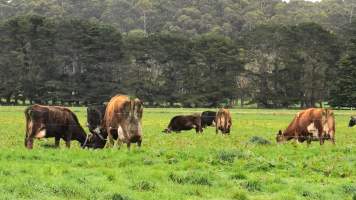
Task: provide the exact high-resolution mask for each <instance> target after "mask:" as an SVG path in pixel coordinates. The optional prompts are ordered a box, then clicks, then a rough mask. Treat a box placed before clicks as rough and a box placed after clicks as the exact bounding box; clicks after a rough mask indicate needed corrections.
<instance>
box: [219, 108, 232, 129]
mask: <svg viewBox="0 0 356 200" xmlns="http://www.w3.org/2000/svg"><path fill="white" fill-rule="evenodd" d="M215 122H216V129H215V131H216V134H218V132H219V130H220V131H221V133H222V134H230V128H231V126H232V120H231V114H230V111H229V110H228V109H224V108H220V109H219V111H218V113H217V114H216V118H215Z"/></svg>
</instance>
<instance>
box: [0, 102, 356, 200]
mask: <svg viewBox="0 0 356 200" xmlns="http://www.w3.org/2000/svg"><path fill="white" fill-rule="evenodd" d="M23 110H24V107H0V136H1V139H0V199H113V200H143V199H145V200H149V199H164V200H168V199H169V200H203V199H204V200H206V199H215V200H228V199H237V200H246V199H251V200H258V199H260V200H269V199H270V200H272V199H273V200H276V199H277V200H294V199H296V200H297V199H345V200H355V199H356V127H354V128H348V127H347V125H348V120H349V117H350V115H352V114H356V112H353V111H335V114H336V145H335V146H333V145H332V144H331V143H330V141H326V143H325V145H323V146H320V145H319V143H318V142H313V143H312V145H310V146H309V147H307V145H306V143H303V144H295V143H293V142H289V143H287V144H282V145H277V144H276V142H275V135H276V133H277V131H278V130H279V129H284V128H286V126H287V125H288V123H289V122H290V121H291V120H292V118H293V116H294V114H295V113H296V112H297V111H296V110H255V109H244V110H241V109H232V110H231V114H232V120H233V122H232V123H233V126H232V131H231V135H230V136H223V135H221V134H219V135H216V134H215V128H214V127H209V128H207V129H204V133H203V134H196V133H195V131H194V130H191V131H186V132H181V133H178V134H175V133H172V134H164V133H162V132H161V131H162V130H163V129H164V128H165V127H166V126H167V124H168V122H169V120H170V119H171V117H173V116H174V115H176V114H190V113H193V112H198V111H199V112H201V111H204V110H206V109H166V108H164V109H163V108H162V109H150V108H145V109H144V114H143V143H142V148H141V149H138V148H137V147H136V146H135V145H133V146H132V148H131V151H128V150H127V149H126V147H122V148H121V149H120V150H117V149H103V150H87V149H86V150H83V149H80V148H79V145H78V143H77V142H76V141H72V148H71V149H66V148H65V147H64V142H63V141H61V148H60V149H54V148H53V145H54V139H53V138H50V139H47V140H41V141H38V140H36V141H35V143H34V149H33V150H31V151H29V150H27V149H25V147H24V134H25V133H24V132H25V120H24V114H23ZM72 110H73V111H74V112H75V113H76V114H77V116H78V117H79V119H80V122H81V125H82V126H83V127H84V126H85V124H86V111H85V108H72ZM86 130H87V129H86ZM253 136H259V137H262V138H265V139H267V140H268V141H270V142H271V144H262V143H263V141H262V142H259V140H255V141H251V138H252V137H253ZM256 141H257V142H256Z"/></svg>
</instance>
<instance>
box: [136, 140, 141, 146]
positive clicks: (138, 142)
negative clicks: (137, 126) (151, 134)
mask: <svg viewBox="0 0 356 200" xmlns="http://www.w3.org/2000/svg"><path fill="white" fill-rule="evenodd" d="M141 144H142V140H141V139H140V140H138V141H137V146H138V147H141Z"/></svg>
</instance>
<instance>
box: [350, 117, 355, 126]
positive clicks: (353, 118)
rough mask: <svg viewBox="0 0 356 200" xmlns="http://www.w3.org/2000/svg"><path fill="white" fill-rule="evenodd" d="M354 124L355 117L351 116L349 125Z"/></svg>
mask: <svg viewBox="0 0 356 200" xmlns="http://www.w3.org/2000/svg"><path fill="white" fill-rule="evenodd" d="M355 124H356V117H355V116H351V119H350V121H349V127H353V126H355Z"/></svg>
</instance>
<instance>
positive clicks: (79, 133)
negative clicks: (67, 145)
mask: <svg viewBox="0 0 356 200" xmlns="http://www.w3.org/2000/svg"><path fill="white" fill-rule="evenodd" d="M73 136H74V137H73V139H75V140H77V141H78V142H79V143H80V144H81V146H83V144H84V143H85V141H86V140H87V139H88V138H87V137H88V135H87V134H86V133H85V131H84V129H83V128H82V126H81V125H80V124H78V125H76V126H75V128H74V133H73Z"/></svg>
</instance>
